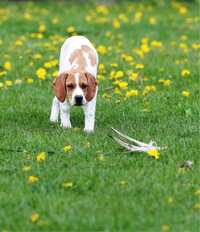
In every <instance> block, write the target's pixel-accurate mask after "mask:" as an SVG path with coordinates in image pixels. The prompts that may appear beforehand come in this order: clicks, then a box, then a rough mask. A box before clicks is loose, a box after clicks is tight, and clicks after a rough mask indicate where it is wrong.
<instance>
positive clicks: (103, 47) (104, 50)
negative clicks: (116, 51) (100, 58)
mask: <svg viewBox="0 0 200 232" xmlns="http://www.w3.org/2000/svg"><path fill="white" fill-rule="evenodd" d="M97 51H98V52H99V54H101V55H104V54H106V53H107V52H108V49H107V48H106V47H105V46H104V45H99V46H98V47H97Z"/></svg>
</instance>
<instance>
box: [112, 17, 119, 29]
mask: <svg viewBox="0 0 200 232" xmlns="http://www.w3.org/2000/svg"><path fill="white" fill-rule="evenodd" d="M112 25H113V27H114V28H115V29H118V28H120V26H121V24H120V21H119V20H118V19H114V20H113V22H112Z"/></svg>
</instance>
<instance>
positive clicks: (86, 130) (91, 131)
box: [84, 128, 94, 134]
mask: <svg viewBox="0 0 200 232" xmlns="http://www.w3.org/2000/svg"><path fill="white" fill-rule="evenodd" d="M84 132H86V133H87V134H91V133H93V132H94V129H92V128H84Z"/></svg>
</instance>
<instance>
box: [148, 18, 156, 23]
mask: <svg viewBox="0 0 200 232" xmlns="http://www.w3.org/2000/svg"><path fill="white" fill-rule="evenodd" d="M149 24H151V25H155V24H157V19H156V18H155V17H150V18H149Z"/></svg>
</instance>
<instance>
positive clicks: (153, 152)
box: [147, 148, 159, 159]
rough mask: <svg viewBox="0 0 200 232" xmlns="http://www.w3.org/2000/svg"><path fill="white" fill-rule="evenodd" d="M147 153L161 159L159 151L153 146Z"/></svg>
mask: <svg viewBox="0 0 200 232" xmlns="http://www.w3.org/2000/svg"><path fill="white" fill-rule="evenodd" d="M147 154H148V155H149V156H151V157H153V158H154V159H159V152H158V150H156V149H155V148H152V149H151V150H149V151H148V152H147Z"/></svg>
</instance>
